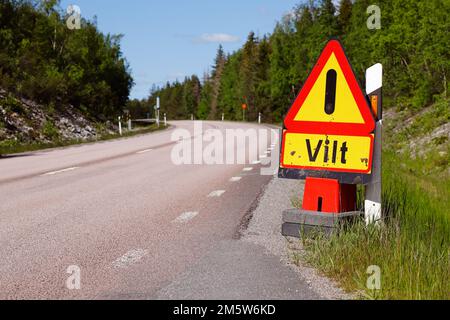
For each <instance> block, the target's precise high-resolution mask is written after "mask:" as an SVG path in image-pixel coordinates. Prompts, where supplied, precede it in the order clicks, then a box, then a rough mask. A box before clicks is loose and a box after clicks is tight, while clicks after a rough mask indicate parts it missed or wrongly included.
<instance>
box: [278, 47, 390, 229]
mask: <svg viewBox="0 0 450 320" xmlns="http://www.w3.org/2000/svg"><path fill="white" fill-rule="evenodd" d="M375 100H376V101H377V103H379V102H381V95H380V96H379V98H378V99H374V101H375ZM380 111H381V110H380V109H379V108H377V113H379V114H381V112H380ZM375 127H376V123H375V119H374V116H373V112H372V111H371V106H370V105H369V103H368V100H367V97H366V94H365V93H364V92H363V90H362V89H361V86H360V85H359V83H358V81H357V79H356V77H355V73H354V71H353V69H352V67H351V65H350V62H349V61H348V58H347V56H346V55H345V52H344V49H343V47H342V45H341V43H340V42H339V41H338V40H331V41H329V42H328V44H327V45H326V46H325V48H324V50H323V51H322V53H321V55H320V57H319V59H318V61H317V63H316V64H315V67H314V69H313V70H312V72H311V73H310V76H309V77H308V79H307V80H306V81H305V83H304V85H303V88H302V89H301V91H300V93H299V95H298V96H297V98H296V99H295V101H294V102H293V104H292V106H291V108H290V109H289V111H288V113H287V115H286V117H285V119H284V130H283V134H282V140H281V153H280V168H279V172H278V176H279V177H280V178H285V179H299V180H306V183H305V187H304V194H303V202H302V206H301V208H295V209H290V210H286V211H284V212H283V225H282V234H283V235H284V236H292V237H302V236H303V235H308V234H309V233H314V232H317V231H318V230H319V231H323V232H324V233H325V234H327V235H328V234H331V233H333V232H336V231H337V230H339V226H341V225H342V224H349V223H353V222H354V221H355V220H357V219H361V220H362V219H363V217H364V213H363V212H362V211H359V210H358V208H357V201H356V199H357V185H367V184H368V183H369V182H370V181H372V179H373V178H372V177H373V175H372V173H373V163H374V161H375V160H374V145H375V143H377V142H379V140H380V139H379V138H378V137H376V136H375V134H374V131H375ZM369 190H370V189H369ZM373 199H375V200H377V199H378V198H376V197H373Z"/></svg>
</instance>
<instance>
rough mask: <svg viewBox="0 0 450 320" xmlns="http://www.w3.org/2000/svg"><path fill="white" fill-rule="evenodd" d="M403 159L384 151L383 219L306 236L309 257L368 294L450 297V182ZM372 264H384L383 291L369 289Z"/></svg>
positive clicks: (328, 272) (327, 272)
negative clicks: (406, 164)
mask: <svg viewBox="0 0 450 320" xmlns="http://www.w3.org/2000/svg"><path fill="white" fill-rule="evenodd" d="M399 163H401V161H399V158H398V156H396V155H394V154H391V153H386V154H385V156H384V159H383V165H384V168H383V183H384V184H383V206H384V213H385V216H386V217H387V218H386V219H385V220H384V221H383V224H382V225H381V226H380V227H370V228H367V227H366V226H365V225H364V224H363V223H360V224H357V225H355V226H353V227H352V228H346V229H342V230H340V232H339V233H337V234H335V235H333V236H332V237H331V238H326V237H324V236H321V235H318V236H316V237H315V238H310V239H304V240H302V241H303V245H304V248H305V249H306V259H307V262H308V263H310V264H311V265H312V266H314V267H316V268H318V269H319V270H321V271H322V272H323V273H324V274H325V275H327V276H329V277H332V278H334V279H336V280H337V281H338V282H339V283H340V284H341V286H342V287H343V288H344V289H346V290H348V291H358V292H360V293H361V297H362V298H363V299H364V298H365V299H413V300H420V299H449V298H450V276H449V273H450V268H449V267H450V266H449V253H450V252H449V245H450V209H449V208H450V191H449V189H450V188H449V186H450V183H449V181H448V178H442V179H441V180H438V179H428V180H427V179H426V177H423V176H420V175H417V174H414V172H413V171H411V169H406V168H404V167H402V166H400V165H399ZM370 266H378V267H380V269H381V290H369V289H368V288H367V285H366V283H367V280H368V277H369V274H368V273H367V270H368V268H369V267H370Z"/></svg>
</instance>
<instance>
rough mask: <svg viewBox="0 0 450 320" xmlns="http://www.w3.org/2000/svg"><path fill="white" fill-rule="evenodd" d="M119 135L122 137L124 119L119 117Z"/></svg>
mask: <svg viewBox="0 0 450 320" xmlns="http://www.w3.org/2000/svg"><path fill="white" fill-rule="evenodd" d="M119 134H120V135H122V117H119Z"/></svg>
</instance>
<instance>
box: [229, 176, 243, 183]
mask: <svg viewBox="0 0 450 320" xmlns="http://www.w3.org/2000/svg"><path fill="white" fill-rule="evenodd" d="M241 179H242V177H233V178H231V179H230V182H238V181H241Z"/></svg>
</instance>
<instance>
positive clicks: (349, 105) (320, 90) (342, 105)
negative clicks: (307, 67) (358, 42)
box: [294, 53, 364, 124]
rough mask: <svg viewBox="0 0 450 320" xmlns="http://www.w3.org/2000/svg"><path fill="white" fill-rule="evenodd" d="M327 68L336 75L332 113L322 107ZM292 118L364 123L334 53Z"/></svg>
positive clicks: (297, 119) (296, 119)
mask: <svg viewBox="0 0 450 320" xmlns="http://www.w3.org/2000/svg"><path fill="white" fill-rule="evenodd" d="M329 70H335V71H336V75H337V79H336V93H337V94H336V98H335V99H336V101H335V111H334V112H333V113H332V114H327V113H326V112H325V107H324V101H325V95H326V85H327V73H328V72H329ZM318 106H319V107H318ZM294 120H295V121H315V122H339V123H357V124H364V119H363V117H362V114H361V112H360V111H359V108H358V105H357V104H356V101H355V99H354V98H353V94H352V91H351V90H350V87H349V85H348V83H347V80H346V79H345V76H344V73H343V72H342V69H341V67H340V66H339V63H338V61H337V58H336V55H335V54H334V53H333V54H331V56H330V59H329V60H328V62H327V64H326V65H325V67H324V68H323V70H322V72H321V73H320V75H319V77H318V78H317V81H316V84H315V85H314V86H313V87H312V89H311V91H310V92H309V95H308V97H307V98H306V100H305V101H304V102H303V105H302V107H301V108H300V110H299V111H298V113H297V115H296V116H295V118H294Z"/></svg>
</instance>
